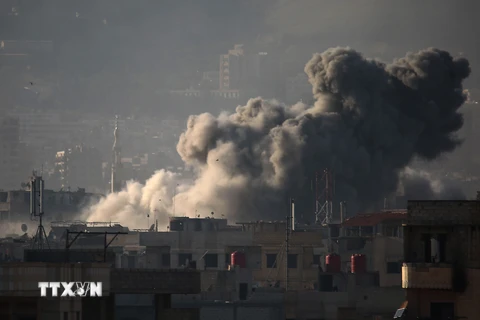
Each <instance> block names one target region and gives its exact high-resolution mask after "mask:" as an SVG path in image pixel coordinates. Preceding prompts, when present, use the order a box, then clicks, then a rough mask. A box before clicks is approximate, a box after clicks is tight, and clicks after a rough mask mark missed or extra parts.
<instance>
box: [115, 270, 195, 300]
mask: <svg viewBox="0 0 480 320" xmlns="http://www.w3.org/2000/svg"><path fill="white" fill-rule="evenodd" d="M111 285H112V288H111V289H112V291H115V292H116V293H157V294H160V293H168V294H173V293H179V294H196V293H199V292H200V273H199V272H197V271H191V270H170V271H167V270H164V271H160V270H148V269H112V270H111Z"/></svg>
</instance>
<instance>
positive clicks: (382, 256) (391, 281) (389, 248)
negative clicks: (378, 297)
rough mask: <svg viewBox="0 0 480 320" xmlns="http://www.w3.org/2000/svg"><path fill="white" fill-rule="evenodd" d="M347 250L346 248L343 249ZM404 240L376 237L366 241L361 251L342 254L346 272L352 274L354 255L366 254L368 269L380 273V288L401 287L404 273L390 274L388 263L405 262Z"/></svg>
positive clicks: (343, 266)
mask: <svg viewBox="0 0 480 320" xmlns="http://www.w3.org/2000/svg"><path fill="white" fill-rule="evenodd" d="M343 248H344V249H345V247H343ZM403 251H404V240H403V239H402V238H398V237H386V236H375V237H373V238H370V239H368V240H367V241H366V244H365V246H364V247H363V248H362V249H360V250H349V251H343V252H341V253H340V256H341V259H342V268H343V270H344V272H350V267H351V263H350V261H351V256H352V254H364V255H365V256H366V258H367V269H368V270H369V271H372V272H378V274H379V281H380V287H392V286H401V284H402V273H401V271H400V268H399V272H398V273H388V272H387V263H388V262H397V263H399V264H400V266H401V263H402V262H403Z"/></svg>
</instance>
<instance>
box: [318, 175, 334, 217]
mask: <svg viewBox="0 0 480 320" xmlns="http://www.w3.org/2000/svg"><path fill="white" fill-rule="evenodd" d="M322 183H325V185H324V188H323V191H322V192H320V189H321V184H322ZM315 185H316V188H315V189H316V191H315V223H316V224H321V225H327V224H329V223H331V222H332V218H333V217H332V215H333V195H334V193H335V180H334V178H333V173H332V172H331V171H330V170H329V169H325V170H323V175H322V176H321V178H320V174H319V173H318V172H316V173H315ZM322 198H323V203H322Z"/></svg>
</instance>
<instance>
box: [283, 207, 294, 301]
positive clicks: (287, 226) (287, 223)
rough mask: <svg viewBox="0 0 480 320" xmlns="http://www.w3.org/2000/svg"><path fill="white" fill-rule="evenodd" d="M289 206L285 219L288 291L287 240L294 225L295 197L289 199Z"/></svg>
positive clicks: (286, 264) (286, 280)
mask: <svg viewBox="0 0 480 320" xmlns="http://www.w3.org/2000/svg"><path fill="white" fill-rule="evenodd" d="M289 204H290V208H289V214H288V216H287V217H286V219H285V256H286V257H285V292H287V291H288V281H289V272H288V249H289V242H290V233H291V232H292V230H293V229H294V228H295V226H294V223H295V222H294V221H293V219H294V215H295V213H294V210H295V209H294V208H295V199H293V198H290V201H289Z"/></svg>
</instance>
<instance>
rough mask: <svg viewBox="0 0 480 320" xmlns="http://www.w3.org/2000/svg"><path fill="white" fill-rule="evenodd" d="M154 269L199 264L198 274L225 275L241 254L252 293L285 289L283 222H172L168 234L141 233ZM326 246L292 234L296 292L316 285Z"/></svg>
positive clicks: (317, 238)
mask: <svg viewBox="0 0 480 320" xmlns="http://www.w3.org/2000/svg"><path fill="white" fill-rule="evenodd" d="M140 245H141V246H145V247H146V250H147V251H146V254H147V260H148V262H147V263H148V265H149V267H151V268H159V267H180V266H182V265H185V264H186V263H187V261H196V265H197V268H198V269H200V270H226V269H227V268H228V266H229V265H230V255H231V253H233V252H235V251H242V252H244V253H245V256H246V267H247V268H248V269H251V270H252V285H251V286H250V287H249V291H251V289H252V287H264V286H267V287H270V286H274V285H275V284H276V285H277V286H280V287H283V286H284V284H285V283H284V282H285V265H286V263H287V262H286V258H285V222H263V221H259V222H253V223H241V224H238V225H237V226H230V225H227V220H226V219H190V218H182V217H178V218H172V219H171V221H170V227H169V232H144V233H140ZM322 246H323V242H322V237H321V235H320V234H319V233H318V232H313V231H307V232H302V231H299V232H294V233H292V236H291V239H290V246H289V256H288V265H289V269H290V277H291V287H292V289H295V288H299V289H304V288H305V287H308V288H312V289H313V287H314V283H315V282H316V281H317V270H318V268H317V266H316V265H314V264H313V256H314V251H315V249H318V248H321V247H322Z"/></svg>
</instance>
